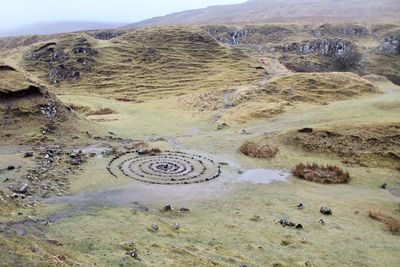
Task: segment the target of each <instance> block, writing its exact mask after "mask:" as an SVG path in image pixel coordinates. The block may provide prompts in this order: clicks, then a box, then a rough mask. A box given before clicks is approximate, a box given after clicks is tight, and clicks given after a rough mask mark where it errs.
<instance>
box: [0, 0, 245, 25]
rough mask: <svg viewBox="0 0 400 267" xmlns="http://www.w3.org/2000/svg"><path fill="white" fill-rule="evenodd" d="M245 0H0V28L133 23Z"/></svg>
mask: <svg viewBox="0 0 400 267" xmlns="http://www.w3.org/2000/svg"><path fill="white" fill-rule="evenodd" d="M243 2H245V0H145V1H136V0H112V1H110V0H57V1H55V0H34V1H33V0H1V1H0V32H12V31H13V30H14V29H18V28H21V27H25V26H30V25H34V24H38V23H48V22H60V21H92V22H103V23H104V22H107V23H115V22H118V23H132V22H137V21H140V20H143V19H146V18H151V17H154V16H161V15H166V14H169V13H173V12H178V11H183V10H188V9H197V8H202V7H207V6H210V5H221V4H235V3H243Z"/></svg>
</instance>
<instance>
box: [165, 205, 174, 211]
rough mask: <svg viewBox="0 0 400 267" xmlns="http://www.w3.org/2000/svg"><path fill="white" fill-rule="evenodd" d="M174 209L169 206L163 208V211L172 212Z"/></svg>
mask: <svg viewBox="0 0 400 267" xmlns="http://www.w3.org/2000/svg"><path fill="white" fill-rule="evenodd" d="M173 210H174V208H173V207H172V206H171V205H167V206H165V207H164V208H163V211H173Z"/></svg>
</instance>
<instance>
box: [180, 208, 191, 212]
mask: <svg viewBox="0 0 400 267" xmlns="http://www.w3.org/2000/svg"><path fill="white" fill-rule="evenodd" d="M179 211H180V212H189V211H190V209H188V208H180V209H179Z"/></svg>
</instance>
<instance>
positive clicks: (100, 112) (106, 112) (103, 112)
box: [87, 108, 117, 116]
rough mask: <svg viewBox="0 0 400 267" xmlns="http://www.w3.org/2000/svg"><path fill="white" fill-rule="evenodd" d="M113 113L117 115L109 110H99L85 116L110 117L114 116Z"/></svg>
mask: <svg viewBox="0 0 400 267" xmlns="http://www.w3.org/2000/svg"><path fill="white" fill-rule="evenodd" d="M115 113H117V112H116V111H115V110H113V109H111V108H101V109H99V110H95V111H91V112H88V113H87V115H88V116H95V115H96V116H99V115H110V114H115Z"/></svg>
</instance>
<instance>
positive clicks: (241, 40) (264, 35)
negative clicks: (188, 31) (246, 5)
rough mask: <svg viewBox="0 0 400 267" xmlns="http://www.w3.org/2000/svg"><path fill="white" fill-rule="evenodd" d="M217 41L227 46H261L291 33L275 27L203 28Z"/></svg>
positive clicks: (285, 29) (283, 28)
mask: <svg viewBox="0 0 400 267" xmlns="http://www.w3.org/2000/svg"><path fill="white" fill-rule="evenodd" d="M205 29H206V30H207V32H208V33H209V34H210V35H211V36H213V37H214V38H215V39H216V40H217V41H219V42H221V43H224V44H228V45H239V44H261V43H260V42H263V41H271V40H280V39H282V38H283V37H285V36H288V35H290V34H292V33H293V32H292V31H291V30H289V29H287V28H285V27H281V26H275V25H264V26H252V25H249V26H246V27H243V28H236V27H226V26H222V27H205Z"/></svg>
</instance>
